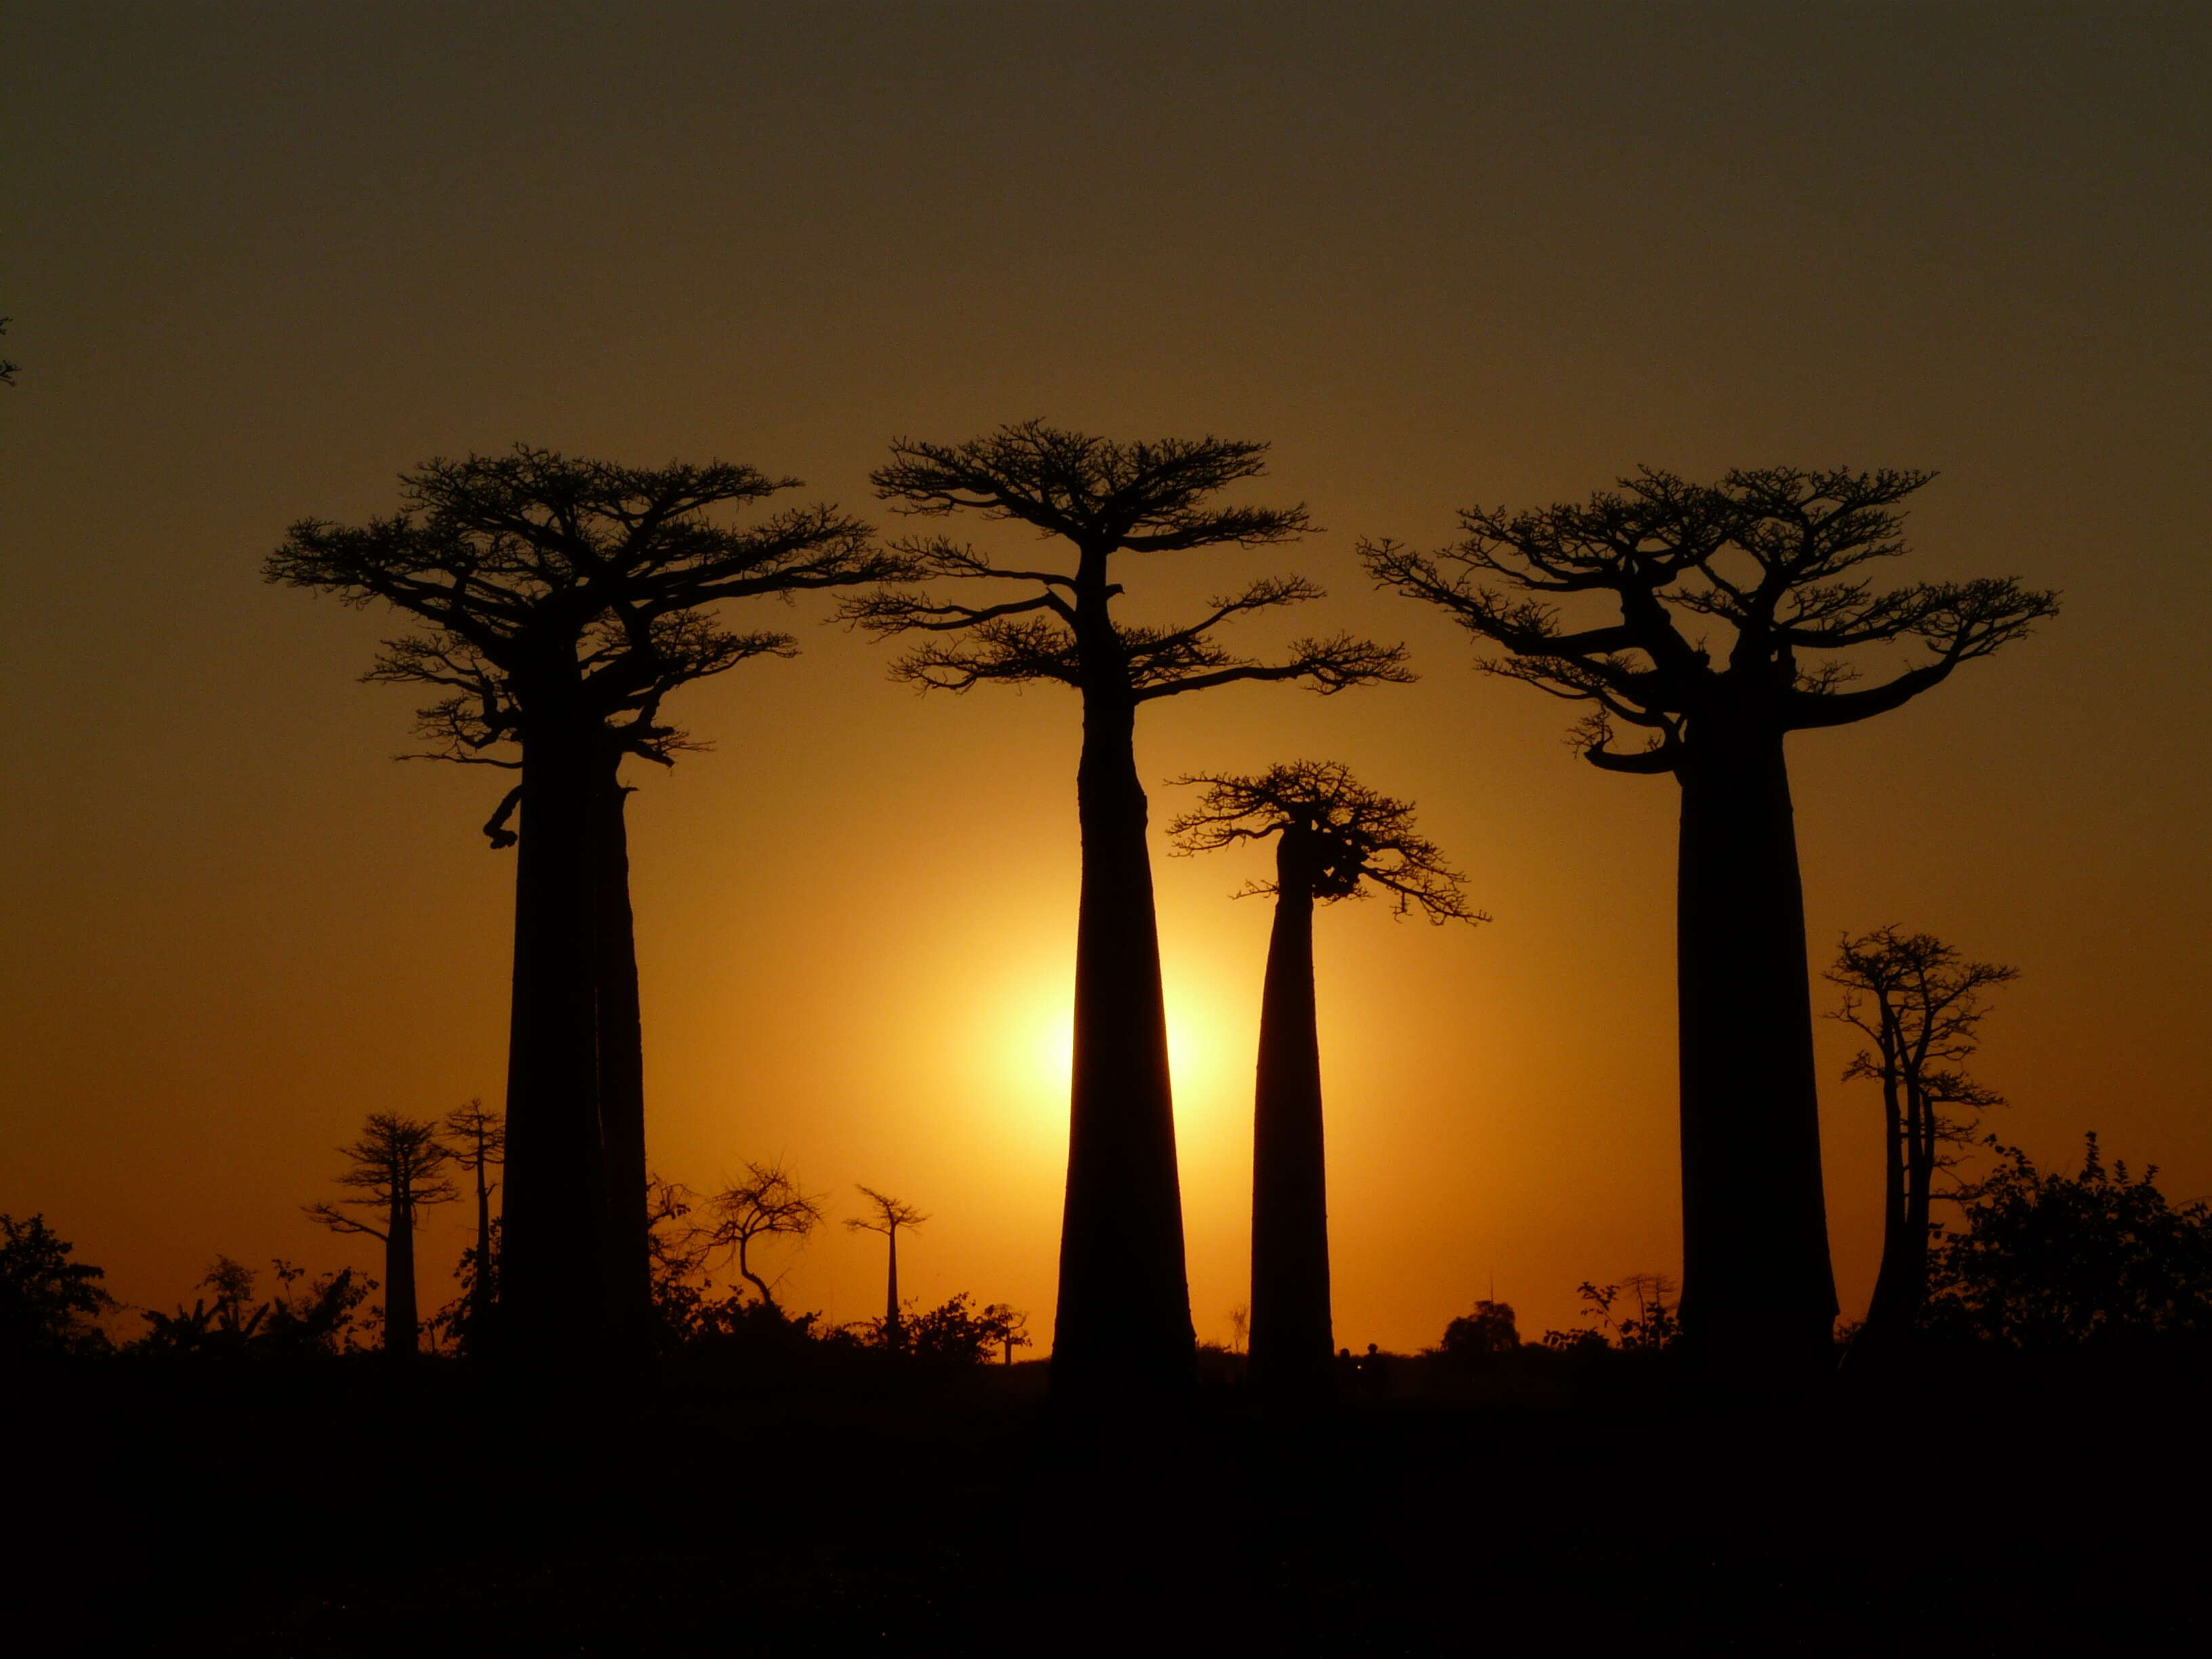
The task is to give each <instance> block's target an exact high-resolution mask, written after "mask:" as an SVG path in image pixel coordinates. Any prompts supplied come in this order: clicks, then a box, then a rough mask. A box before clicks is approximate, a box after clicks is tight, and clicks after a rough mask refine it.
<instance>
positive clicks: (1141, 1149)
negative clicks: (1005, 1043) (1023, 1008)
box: [1052, 646, 1197, 1401]
mask: <svg viewBox="0 0 2212 1659" xmlns="http://www.w3.org/2000/svg"><path fill="white" fill-rule="evenodd" d="M1085 649H1086V651H1089V650H1091V647H1090V646H1086V647H1085ZM1135 717H1136V708H1135V706H1134V704H1133V703H1132V702H1130V701H1129V700H1128V699H1127V695H1126V693H1115V692H1111V691H1101V690H1087V691H1086V692H1085V697H1084V711H1083V758H1082V762H1081V765H1080V767H1079V770H1078V772H1077V775H1076V798H1077V805H1078V811H1079V816H1080V818H1081V822H1082V829H1083V896H1082V908H1081V913H1080V916H1079V921H1078V924H1077V929H1076V945H1075V1053H1074V1072H1073V1090H1072V1098H1071V1100H1070V1103H1069V1104H1070V1111H1069V1124H1068V1149H1067V1197H1066V1210H1065V1212H1064V1215H1063V1220H1062V1223H1061V1227H1060V1302H1059V1307H1058V1310H1057V1312H1056V1314H1055V1316H1054V1331H1053V1353H1052V1388H1053V1393H1054V1396H1055V1397H1056V1398H1058V1399H1060V1400H1062V1401H1091V1400H1104V1399H1107V1398H1110V1397H1115V1396H1125V1397H1126V1396H1132V1395H1133V1396H1152V1397H1158V1396H1163V1395H1166V1396H1172V1395H1178V1394H1182V1393H1184V1392H1187V1391H1188V1389H1190V1388H1191V1387H1192V1385H1193V1383H1194V1381H1195V1377H1196V1364H1197V1342H1196V1335H1195V1334H1194V1331H1193V1330H1192V1328H1191V1322H1190V1288H1189V1284H1188V1278H1187V1276H1186V1273H1185V1268H1184V1262H1183V1237H1182V1189H1181V1185H1180V1182H1179V1180H1178V1177H1177V1173H1176V1144H1175V1106H1174V1101H1173V1096H1172V1092H1171V1089H1170V1083H1169V1076H1168V1039H1167V1011H1166V1006H1165V1004H1164V1001H1163V999H1162V995H1161V990H1160V947H1159V933H1158V927H1157V925H1156V923H1155V921H1154V918H1153V910H1152V860H1151V855H1150V853H1149V851H1148V850H1147V848H1146V844H1145V823H1146V801H1145V792H1144V789H1143V787H1142V786H1141V785H1140V784H1139V782H1138V779H1137V763H1136V750H1135V741H1134V739H1135Z"/></svg>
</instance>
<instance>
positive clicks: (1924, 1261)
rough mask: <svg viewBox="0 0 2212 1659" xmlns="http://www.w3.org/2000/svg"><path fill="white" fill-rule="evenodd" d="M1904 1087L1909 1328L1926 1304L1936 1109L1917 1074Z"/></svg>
mask: <svg viewBox="0 0 2212 1659" xmlns="http://www.w3.org/2000/svg"><path fill="white" fill-rule="evenodd" d="M1906 1087H1907V1091H1908V1093H1907V1097H1908V1099H1909V1100H1910V1101H1911V1107H1912V1113H1911V1120H1910V1121H1911V1128H1912V1131H1913V1133H1912V1162H1911V1169H1910V1170H1909V1172H1908V1173H1909V1174H1910V1176H1911V1185H1910V1187H1909V1188H1908V1189H1907V1192H1906V1195H1905V1240H1904V1255H1903V1258H1902V1260H1903V1264H1904V1266H1903V1272H1902V1274H1901V1277H1902V1279H1903V1283H1902V1285H1901V1286H1900V1293H1901V1296H1902V1298H1903V1301H1904V1307H1903V1309H1902V1310H1901V1313H1900V1316H1899V1317H1900V1318H1901V1320H1902V1321H1903V1323H1904V1325H1905V1328H1908V1329H1910V1328H1913V1327H1916V1326H1917V1325H1918V1324H1919V1323H1920V1315H1921V1310H1923V1308H1925V1307H1926V1305H1927V1303H1928V1227H1929V1220H1930V1219H1931V1218H1930V1216H1929V1206H1930V1205H1931V1204H1932V1203H1933V1202H1934V1201H1935V1197H1936V1192H1935V1187H1936V1109H1935V1106H1934V1105H1933V1104H1932V1103H1930V1102H1929V1098H1928V1094H1927V1091H1926V1090H1925V1089H1924V1088H1923V1086H1922V1085H1921V1084H1920V1082H1919V1079H1918V1078H1917V1076H1916V1077H1913V1078H1911V1079H1907V1080H1906Z"/></svg>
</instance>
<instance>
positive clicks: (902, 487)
mask: <svg viewBox="0 0 2212 1659" xmlns="http://www.w3.org/2000/svg"><path fill="white" fill-rule="evenodd" d="M1266 453H1267V445H1265V444H1261V443H1245V442H1237V441H1231V440H1228V439H1222V438H1212V437H1206V438H1190V439H1164V440H1161V441H1158V442H1148V443H1131V444H1121V443H1116V442H1114V441H1110V440H1108V439H1104V438H1098V437H1093V436H1091V435H1086V434H1083V433H1076V432H1068V431H1064V430H1062V429H1060V428H1056V427H1049V426H1047V425H1045V424H1043V423H1042V422H1037V421H1028V422H1022V423H1021V424H1019V425H1017V426H1006V427H1000V428H998V429H997V430H996V431H994V432H992V433H989V434H987V435H984V436H983V437H981V438H975V439H970V440H969V441H967V442H965V443H960V444H932V443H924V442H921V441H917V440H914V439H908V438H902V439H900V440H898V441H896V443H895V444H893V446H892V456H893V459H892V461H891V463H890V465H887V466H884V467H880V468H878V470H877V471H876V472H875V473H874V474H873V475H872V476H873V478H874V482H875V484H876V491H877V494H878V495H880V496H882V497H883V498H884V500H886V501H891V502H892V503H893V504H894V510H895V511H896V512H900V513H909V514H922V515H925V516H938V517H941V516H944V515H946V514H950V513H958V512H974V513H981V515H982V516H983V517H985V518H986V519H1000V520H1016V521H1018V522H1021V523H1024V524H1028V525H1031V526H1035V527H1036V530H1037V532H1038V533H1039V534H1040V535H1041V536H1043V537H1046V538H1056V539H1059V540H1061V541H1065V542H1066V543H1068V544H1070V545H1071V546H1072V547H1073V549H1074V550H1075V553H1076V555H1077V557H1076V562H1075V568H1073V569H1066V568H1060V569H1053V568H1034V567H1030V566H1025V565H1024V566H1016V565H1007V564H1000V563H996V562H993V561H992V560H990V559H988V558H987V557H985V556H983V555H982V554H981V553H979V552H977V551H976V550H974V549H973V548H970V547H968V546H966V545H964V544H960V543H957V542H955V541H952V540H951V539H949V538H945V537H926V538H908V539H906V540H902V541H900V542H897V543H895V544H894V547H895V550H896V552H897V553H898V554H899V555H900V556H902V557H904V558H906V559H908V560H909V561H910V562H911V563H912V575H913V576H914V577H915V578H916V579H921V580H929V579H941V580H996V581H1009V582H1018V583H1022V584H1025V585H1030V586H1033V587H1034V588H1035V589H1036V591H1035V592H1031V593H1030V594H1029V595H1027V596H1026V597H1024V598H1020V599H1008V600H1006V601H1004V602H1002V603H999V604H995V605H961V604H957V603H953V602H951V601H949V600H942V599H938V598H936V597H934V596H933V594H931V593H930V592H925V591H922V590H921V589H917V588H911V587H908V588H887V589H884V590H881V591H878V592H874V593H872V594H868V595H866V596H864V597H861V598H858V599H850V600H848V601H847V602H846V603H845V604H844V605H843V606H842V607H841V609H840V612H839V614H840V615H841V616H842V617H843V619H844V620H845V621H847V622H848V623H852V624H854V625H855V626H857V627H860V628H862V629H866V630H867V631H869V632H871V633H876V634H883V635H891V634H904V633H913V632H920V633H926V634H959V635H964V636H965V637H964V638H963V639H962V640H961V641H958V642H957V643H956V642H952V641H943V642H927V643H924V644H922V645H921V646H919V647H916V648H915V649H914V650H912V651H910V652H908V653H907V655H905V656H904V657H902V658H901V659H899V660H898V661H897V662H896V664H895V665H893V668H892V674H893V676H894V677H895V678H899V679H902V680H904V681H906V682H907V683H908V684H914V685H916V686H920V687H922V688H924V689H936V690H950V691H966V690H970V689H972V688H973V687H975V686H976V685H980V684H985V683H986V682H992V683H998V684H1029V683H1030V682H1034V681H1039V680H1051V681H1055V682H1057V683H1059V684H1063V685H1069V686H1073V687H1075V688H1077V689H1079V690H1082V691H1084V692H1085V694H1086V695H1103V696H1112V697H1116V698H1121V699H1126V700H1127V701H1129V702H1146V701H1149V700H1151V699H1153V698H1157V697H1165V696H1178V695H1180V694H1182V693H1184V692H1188V691H1197V690H1206V689H1207V688H1209V687H1212V686H1215V685H1222V684H1230V683H1231V682H1234V681H1238V680H1304V681H1306V682H1308V683H1309V684H1310V685H1311V686H1312V688H1313V689H1314V690H1318V691H1322V692H1333V691H1341V690H1347V689H1349V688H1351V687H1352V686H1355V685H1365V684H1373V683H1375V682H1377V681H1404V680H1407V679H1410V678H1413V677H1412V675H1411V673H1410V672H1409V671H1407V669H1406V667H1405V651H1404V647H1400V646H1385V645H1380V644H1377V643H1376V642H1375V641H1371V640H1359V639H1354V638H1353V637H1352V636H1351V635H1347V634H1337V635H1330V636H1328V637H1327V638H1311V637H1310V638H1306V639H1301V640H1297V641H1293V642H1292V643H1291V647H1290V653H1289V656H1288V658H1287V659H1285V660H1284V661H1281V662H1278V663H1266V662H1262V661H1261V660H1260V659H1256V658H1253V657H1247V656H1243V655H1239V654H1238V653H1235V652H1233V651H1231V650H1230V649H1229V648H1228V647H1225V646H1223V645H1222V644H1221V643H1220V642H1219V641H1217V640H1215V639H1214V638H1213V637H1212V632H1213V630H1214V629H1217V628H1218V627H1219V626H1220V625H1221V624H1223V623H1227V622H1229V621H1231V620H1233V619H1234V618H1236V617H1241V616H1245V615H1249V614H1251V613H1253V612H1256V611H1272V610H1275V609H1278V608H1279V607H1281V606H1284V605H1298V604H1303V603H1304V602H1305V601H1307V600H1310V599H1319V598H1321V597H1322V590H1321V588H1320V587H1318V586H1316V585H1315V584H1314V583H1312V582H1310V581H1308V580H1305V579H1304V577H1298V576H1274V577H1262V578H1260V579H1259V580H1255V581H1252V582H1250V583H1249V584H1247V585H1246V586H1244V587H1243V588H1242V589H1241V590H1239V591H1237V592H1231V593H1223V594H1220V595H1217V596H1216V597H1215V598H1213V599H1211V600H1209V601H1208V611H1207V613H1206V615H1205V616H1204V617H1200V619H1198V620H1197V621H1195V622H1192V623H1186V624H1182V625H1180V626H1151V625H1138V624H1131V623H1121V622H1120V621H1118V620H1115V619H1113V618H1111V617H1109V613H1108V606H1109V601H1111V600H1112V599H1115V598H1116V597H1118V596H1119V595H1120V594H1121V587H1120V586H1119V585H1118V584H1115V582H1113V581H1112V580H1109V559H1110V557H1111V556H1112V555H1114V554H1115V553H1119V552H1135V553H1148V552H1173V551H1186V550H1191V549H1194V548H1200V547H1212V546H1225V545H1234V546H1240V547H1260V546H1272V545H1273V544H1277V543H1280V542H1287V541H1291V540H1294V539H1295V538H1297V537H1300V536H1303V535H1304V534H1306V533H1308V532H1310V530H1311V529H1312V528H1313V526H1312V524H1311V522H1310V520H1309V519H1308V518H1307V515H1306V511H1305V508H1304V507H1303V506H1299V507H1221V506H1218V505H1215V504H1214V503H1212V501H1210V500H1209V499H1208V498H1209V497H1211V496H1212V495H1213V494H1215V493H1216V492H1217V491H1218V490H1220V489H1225V488H1226V487H1227V486H1228V485H1230V484H1231V483H1237V482H1239V481H1241V480H1243V479H1246V478H1252V477H1259V476H1261V474H1262V473H1263V472H1264V471H1266V466H1265V456H1266Z"/></svg>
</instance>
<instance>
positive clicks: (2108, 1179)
mask: <svg viewBox="0 0 2212 1659" xmlns="http://www.w3.org/2000/svg"><path fill="white" fill-rule="evenodd" d="M2084 1139H2085V1140H2086V1143H2087V1146H2086V1150H2085V1152H2084V1153H2083V1156H2082V1160H2081V1174H2079V1175H2073V1176H2068V1175H2057V1174H2050V1175H2046V1174H2045V1173H2044V1172H2043V1171H2041V1170H2038V1169H2037V1168H2036V1167H2035V1164H2033V1161H2031V1160H2030V1158H2028V1156H2027V1153H2026V1152H2022V1151H2021V1150H2020V1149H2019V1148H2018V1147H2016V1146H2001V1145H1999V1144H1998V1142H1997V1140H1996V1138H1995V1137H1994V1136H1992V1137H1990V1138H1989V1139H1987V1141H1986V1142H1985V1144H1986V1145H1988V1146H1990V1147H1993V1148H1994V1149H1995V1150H1996V1152H1997V1154H1998V1156H1999V1158H2000V1159H2001V1160H2002V1161H2001V1162H2000V1163H1999V1164H1997V1166H1996V1170H1994V1171H1992V1172H1991V1173H1990V1175H1989V1176H1985V1177H1984V1179H1983V1180H1982V1181H1980V1182H1978V1183H1977V1185H1976V1187H1975V1188H1974V1194H1973V1197H1972V1200H1970V1201H1969V1202H1968V1203H1967V1204H1966V1211H1965V1224H1966V1225H1965V1230H1964V1231H1961V1232H1959V1233H1954V1234H1950V1235H1948V1236H1947V1237H1944V1238H1943V1239H1942V1242H1941V1243H1940V1246H1939V1248H1938V1249H1936V1252H1935V1256H1934V1260H1933V1262H1932V1264H1931V1273H1930V1295H1929V1302H1928V1307H1927V1311H1926V1319H1927V1322H1928V1323H1929V1326H1930V1327H1932V1328H1935V1329H1936V1330H1938V1331H1941V1332H1944V1333H1947V1334H1952V1335H1959V1336H1968V1337H1973V1338H1978V1339H1980V1340H1984V1341H1988V1342H1993V1343H1998V1344H2002V1345H2003V1346H2008V1347H2016V1348H2058V1347H2078V1346H2087V1345H2095V1346H2105V1345H2109V1344H2114V1343H2142V1342H2145V1341H2151V1340H2158V1339H2174V1338H2180V1337H2189V1338H2194V1339H2198V1340H2202V1339H2203V1338H2205V1337H2208V1336H2212V1203H2208V1202H2207V1201H2206V1200H2202V1199H2199V1200H2195V1201H2193V1202H2190V1203H2185V1204H2180V1205H2176V1204H2174V1203H2172V1201H2170V1200H2168V1199H2167V1198H2166V1194H2163V1193H2161V1192H2160V1191H2159V1189H2158V1186H2157V1179H2158V1168H2157V1166H2156V1165H2155V1164H2154V1165H2152V1166H2151V1167H2150V1168H2149V1169H2148V1170H2144V1171H2143V1173H2142V1176H2140V1177H2131V1176H2130V1175H2129V1174H2128V1166H2127V1165H2126V1164H2124V1163H2115V1164H2112V1165H2111V1166H2109V1167H2107V1166H2106V1163H2105V1160H2104V1155H2103V1152H2101V1150H2100V1148H2099V1146H2098V1145H2097V1137H2096V1136H2095V1135H2094V1134H2090V1135H2087V1136H2086V1137H2084Z"/></svg>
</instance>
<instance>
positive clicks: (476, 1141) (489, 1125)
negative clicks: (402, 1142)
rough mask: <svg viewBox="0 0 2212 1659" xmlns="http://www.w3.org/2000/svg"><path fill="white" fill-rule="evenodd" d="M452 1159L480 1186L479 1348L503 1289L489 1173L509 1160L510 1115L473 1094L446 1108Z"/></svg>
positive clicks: (474, 1306)
mask: <svg viewBox="0 0 2212 1659" xmlns="http://www.w3.org/2000/svg"><path fill="white" fill-rule="evenodd" d="M440 1133H441V1134H442V1135H444V1137H445V1140H446V1145H447V1147H448V1148H449V1149H451V1151H452V1152H453V1161H454V1162H455V1163H457V1164H459V1165H460V1166H461V1167H462V1168H464V1169H465V1170H468V1172H469V1173H470V1174H471V1176H474V1177H475V1180H476V1188H477V1244H476V1265H475V1267H474V1269H473V1271H472V1272H471V1273H470V1275H469V1312H468V1320H469V1327H468V1328H469V1331H470V1334H471V1337H472V1338H473V1339H474V1342H475V1344H476V1345H477V1350H478V1351H479V1352H481V1351H482V1348H483V1346H489V1336H490V1332H491V1321H492V1303H493V1300H494V1298H495V1297H497V1295H498V1294H499V1267H498V1264H497V1262H496V1261H495V1260H494V1259H493V1255H492V1239H493V1234H492V1217H491V1195H492V1194H493V1193H495V1192H496V1191H497V1190H498V1188H499V1183H498V1182H495V1181H493V1180H492V1179H491V1178H490V1170H491V1169H492V1167H493V1166H494V1165H495V1164H505V1163H506V1162H507V1120H506V1118H505V1117H504V1116H502V1115H501V1114H500V1113H497V1112H488V1111H486V1110H485V1109H484V1103H483V1101H481V1100H474V1099H472V1100H471V1101H470V1102H469V1103H468V1104H467V1105H465V1106H456V1107H455V1108H454V1109H453V1110H452V1111H450V1112H448V1113H447V1114H446V1121H445V1122H444V1123H443V1124H442V1125H441V1126H440Z"/></svg>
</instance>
